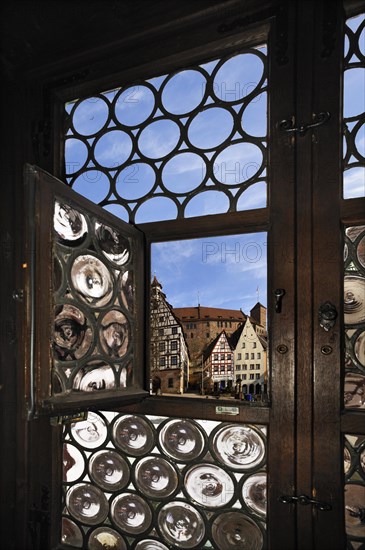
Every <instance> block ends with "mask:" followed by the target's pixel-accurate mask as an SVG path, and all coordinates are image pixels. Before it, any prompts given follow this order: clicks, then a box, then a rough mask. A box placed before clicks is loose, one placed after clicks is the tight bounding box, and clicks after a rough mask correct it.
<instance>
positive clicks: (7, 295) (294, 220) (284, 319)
mask: <svg viewBox="0 0 365 550" xmlns="http://www.w3.org/2000/svg"><path fill="white" fill-rule="evenodd" d="M344 4H345V7H346V13H347V14H350V13H351V14H354V13H356V12H358V11H359V10H361V9H362V8H363V2H361V1H360V0H350V1H347V0H345V2H344ZM236 6H238V8H239V9H240V10H242V12H244V15H243V17H240V13H238V15H237V17H232V14H231V13H230V12H229V10H228V9H227V11H225V8H224V3H219V5H218V7H217V8H212V9H211V10H208V11H209V13H208V15H207V19H206V20H204V25H203V26H204V29H202V19H201V17H202V13H195V14H192V15H191V16H189V17H186V18H185V19H180V20H177V21H175V22H173V24H171V26H170V28H168V25H165V26H162V28H161V27H158V22H156V21H154V25H152V26H151V28H150V30H148V31H146V32H145V33H144V34H143V33H142V35H135V36H133V37H132V38H131V39H129V38H126V39H125V40H121V41H120V42H119V43H117V44H112V45H110V46H107V47H105V48H103V49H101V50H99V51H98V52H95V51H94V52H89V53H87V54H85V55H79V56H76V57H75V58H74V59H71V60H70V59H68V60H62V61H59V62H57V63H55V64H54V65H52V66H48V67H45V68H42V69H37V70H31V71H29V72H27V73H23V74H22V75H21V77H20V78H19V79H17V78H15V79H14V81H13V82H10V83H8V84H7V86H6V88H4V93H5V94H6V95H5V96H4V97H5V99H4V101H3V103H2V106H5V105H6V108H4V115H5V116H4V118H3V123H4V127H5V128H7V129H8V134H7V135H9V136H17V135H18V136H19V137H18V139H19V143H20V145H19V147H15V144H14V140H11V139H9V140H7V141H6V142H5V144H4V148H3V151H2V154H3V159H4V162H3V167H4V170H3V172H4V181H5V183H6V187H7V190H8V192H9V201H8V202H7V203H6V202H5V201H4V202H3V203H2V205H1V207H2V213H3V220H4V223H5V224H6V229H7V235H8V237H7V241H6V243H8V245H10V248H11V252H10V253H8V252H7V249H6V250H5V252H6V261H7V264H8V265H9V266H11V267H10V268H9V270H6V272H5V273H4V274H3V275H4V279H3V286H2V288H1V292H2V299H3V302H4V310H5V311H9V312H10V315H9V317H8V319H9V320H10V321H9V330H8V329H7V330H4V331H3V333H2V334H1V337H2V344H3V345H2V350H3V360H4V364H6V367H7V370H6V374H5V387H4V390H3V396H4V400H3V402H4V405H3V408H2V417H1V418H2V428H3V437H4V441H5V444H4V456H3V457H2V462H1V468H0V470H1V472H2V474H1V475H2V483H3V487H4V493H5V494H8V495H9V499H4V502H3V503H2V512H3V513H2V517H3V518H4V523H6V524H7V525H6V529H5V540H6V542H7V543H8V548H9V549H14V550H16V549H18V548H24V549H30V548H36V547H37V546H36V544H38V547H39V548H47V547H55V545H56V544H57V540H58V532H57V529H56V530H53V529H52V533H51V532H50V531H51V529H50V525H52V526H55V525H57V519H58V518H59V512H60V498H59V496H60V495H59V481H58V480H60V479H61V472H60V461H59V460H57V461H54V457H59V449H60V441H61V439H60V438H61V429H60V428H51V426H50V424H49V419H48V418H47V417H42V418H39V419H37V420H34V421H32V422H28V421H27V419H26V418H25V415H24V392H25V386H24V373H23V363H22V360H21V354H20V352H19V350H18V351H16V346H14V343H13V342H14V341H15V342H16V334H20V332H19V330H20V327H21V326H22V323H23V317H24V314H25V313H26V312H24V304H22V303H21V302H19V303H18V302H14V301H13V300H12V297H11V296H12V291H13V290H14V288H23V283H24V280H23V277H24V273H23V271H22V269H21V267H20V266H21V265H22V262H23V259H24V257H23V250H24V248H23V247H22V246H21V243H22V237H21V232H22V229H21V227H22V223H23V219H22V216H21V213H20V211H19V210H17V207H18V205H19V201H20V200H22V198H21V195H22V191H21V189H22V167H23V164H24V162H26V161H28V162H34V163H38V164H40V165H41V166H42V168H44V169H46V170H48V171H49V172H52V173H55V174H56V176H58V177H62V170H61V162H60V159H61V150H62V145H60V144H59V141H58V137H59V136H60V135H61V134H62V131H61V127H60V123H59V121H60V120H61V113H62V102H63V100H64V99H65V98H66V97H71V95H72V96H73V97H76V96H77V95H78V94H79V93H80V94H81V93H82V94H85V95H86V94H87V93H88V92H91V91H92V90H93V89H95V86H96V84H97V83H98V82H101V81H103V82H105V83H106V84H107V82H108V80H107V78H109V76H108V75H113V76H112V77H110V78H111V80H109V83H110V85H112V81H114V80H113V79H114V74H113V72H114V68H115V66H118V65H119V67H123V68H125V69H126V72H125V73H124V74H125V78H126V79H129V77H130V75H132V74H135V73H134V71H135V69H134V65H136V66H138V67H139V68H140V71H141V72H140V74H141V75H142V76H143V77H146V76H148V75H149V74H151V75H152V74H153V73H154V72H155V69H156V67H158V69H159V70H160V68H161V67H162V66H163V67H164V70H169V69H171V68H176V67H177V66H179V65H180V66H183V65H184V63H185V60H186V59H189V60H191V62H192V61H193V60H194V59H199V60H201V58H200V55H201V54H202V52H204V51H205V52H206V55H210V52H211V51H214V50H213V48H214V47H216V48H217V49H216V51H217V52H219V51H220V48H222V45H223V44H225V43H226V42H227V41H228V42H230V46H229V47H228V49H229V48H231V50H230V51H235V49H236V48H237V47H239V45H240V44H242V43H245V40H246V41H248V42H250V37H251V38H254V40H256V38H257V36H260V32H261V36H265V35H266V34H265V33H266V31H265V30H261V31H259V35H257V32H258V31H257V26H259V27H260V26H261V28H262V29H267V28H268V27H270V30H269V35H270V41H272V45H273V52H275V54H274V53H273V60H272V64H271V67H272V71H271V73H270V86H271V111H270V117H271V120H272V125H271V128H270V137H271V138H272V143H271V152H270V165H271V173H270V181H271V185H272V188H273V189H275V187H276V189H280V192H278V194H277V195H276V196H275V194H274V193H273V194H272V195H270V201H269V205H270V218H268V217H267V215H266V214H265V213H264V212H261V213H259V212H257V213H256V214H254V215H251V213H249V212H247V213H242V215H241V214H239V215H237V216H236V215H233V216H232V223H233V225H235V224H237V225H238V226H239V228H240V231H241V230H242V227H244V228H245V229H246V228H247V227H249V228H250V230H251V229H252V228H253V227H257V228H258V227H260V228H266V227H269V230H270V236H271V237H270V239H271V244H270V247H271V250H274V249H275V255H274V257H271V261H273V262H274V263H273V264H272V265H273V272H272V273H270V274H269V275H270V281H269V289H270V291H272V290H274V289H275V288H285V289H287V290H289V289H291V290H292V292H288V293H287V294H286V296H285V299H284V301H283V311H282V314H280V317H279V316H277V317H276V316H275V315H274V320H275V323H274V324H273V326H272V327H271V328H270V330H271V336H270V339H271V351H272V358H271V361H272V369H273V372H274V373H275V374H274V376H273V380H272V392H273V405H272V407H271V409H269V408H266V407H265V408H249V407H241V408H240V410H239V416H238V418H237V420H239V421H242V422H252V423H255V422H260V423H265V424H269V428H270V435H269V450H268V451H269V462H270V464H273V465H275V474H276V475H277V482H273V481H272V480H271V481H270V491H269V495H270V497H269V498H270V504H269V517H268V521H269V524H270V525H272V526H273V528H272V530H271V529H270V533H269V547H270V549H277V550H283V548H290V549H291V548H293V549H294V548H296V549H302V550H307V548H308V545H309V544H310V545H311V547H313V548H316V549H318V550H319V549H320V550H322V549H328V550H334V549H336V550H337V548H338V549H340V548H341V549H342V548H343V547H344V546H345V533H344V528H343V485H342V483H341V481H342V478H343V474H342V453H343V449H342V440H341V434H344V433H356V434H360V433H364V428H363V415H362V414H361V413H357V412H350V411H345V412H341V408H342V404H341V377H340V372H341V365H340V363H341V349H342V343H341V338H340V337H337V338H336V341H335V342H331V346H332V347H333V352H332V354H331V355H330V356H328V357H325V356H323V355H322V354H321V353H320V348H321V347H322V345H323V344H324V343H325V344H327V343H328V335H326V334H324V332H323V331H322V330H321V329H319V326H318V318H317V315H318V307H319V305H320V304H322V303H323V302H324V301H326V300H332V301H333V302H334V303H336V305H337V306H338V310H339V320H338V324H337V325H336V329H335V330H336V333H338V332H339V329H340V326H341V321H340V319H341V300H340V297H341V290H342V279H341V277H342V273H341V264H340V262H341V256H342V243H341V223H344V224H356V223H363V222H364V200H363V199H350V200H346V201H344V200H342V199H341V198H340V191H339V190H340V166H341V164H340V148H339V136H340V128H339V114H340V112H341V96H340V91H339V89H338V86H339V83H340V76H339V75H340V70H341V66H340V65H341V44H339V42H340V41H339V40H338V36H339V34H338V33H339V31H340V29H341V28H342V25H343V21H344V18H345V11H344V10H343V5H342V2H340V1H337V2H326V1H325V0H321V1H320V2H315V1H314V0H313V1H311V2H304V3H301V2H293V3H291V2H282V3H279V2H275V1H265V2H262V3H260V7H259V8H257V3H256V2H252V1H249V2H247V3H245V4H244V5H243V3H242V4H241V3H240V2H237V3H236ZM238 8H237V9H238ZM238 11H239V10H238ZM330 16H331V17H330ZM333 17H335V21H334V20H333ZM328 19H330V25H329V26H328ZM260 21H261V23H262V24H260ZM331 25H332V27H331ZM218 29H220V31H219V30H218ZM331 29H332V30H331ZM241 30H242V31H243V32H242V35H245V38H244V39H242V40H243V42H240V41H239V40H238V39H237V37H238V36H239V35H240V34H241V33H240V31H241ZM223 31H224V32H223ZM146 42H148V44H149V45H151V51H152V50H153V51H154V52H155V59H154V61H151V59H150V60H148V57H149V52H148V53H146V51H145V50H146V48H145V44H146ZM202 42H205V46H204V47H203V49H202V48H201V47H200V46H199V44H201V43H202ZM301 45H303V46H302V47H301ZM227 51H228V50H227ZM131 52H132V53H131ZM166 52H171V55H170V54H169V55H168V56H166ZM323 53H325V55H323ZM163 60H164V61H163ZM312 61H314V71H313V65H312ZM295 80H296V83H295ZM336 89H337V90H338V92H336ZM71 91H72V94H71ZM329 92H330V93H329ZM296 98H298V101H297V105H295V102H296ZM323 109H328V110H330V111H331V115H332V116H331V120H330V121H329V123H327V124H326V125H324V126H323V127H322V128H321V129H320V130H318V131H316V132H315V133H314V136H315V137H316V139H317V142H316V143H315V142H312V136H311V134H310V133H308V134H307V135H306V136H303V137H298V138H294V139H292V138H290V137H289V136H288V135H287V134H282V133H280V132H278V130H277V123H278V122H279V121H281V120H283V119H287V118H288V117H290V116H292V115H295V117H296V120H297V121H309V120H311V117H312V113H313V112H318V111H320V110H323ZM32 121H33V123H32ZM39 125H40V126H41V127H42V129H43V130H42V133H41V135H40V136H37V135H36V134H34V127H38V126H39ZM51 126H52V128H51ZM16 129H17V130H16ZM16 131H18V134H17V133H16ZM32 132H33V133H32ZM53 135H54V136H57V140H53V139H52V136H53ZM329 197H330V199H329ZM256 215H257V216H258V217H257V218H256ZM235 218H236V219H235ZM218 219H219V218H218ZM196 223H197V224H199V223H201V224H203V225H204V221H201V222H199V220H196ZM241 223H242V224H243V225H242V226H241ZM189 224H190V220H189ZM189 224H186V227H185V226H183V225H181V226H180V229H179V230H181V231H182V233H179V235H180V237H181V235H183V234H184V232H187V234H191V233H190V230H189V228H188V225H189ZM255 224H256V225H255ZM288 224H289V226H291V227H293V232H292V234H288V232H286V228H287V227H288ZM166 227H168V226H166ZM196 229H199V230H200V227H198V225H197V226H196ZM221 229H222V231H226V232H227V233H230V232H231V230H230V227H226V226H225V224H224V223H223V222H222V225H221ZM155 238H156V239H157V240H158V239H159V240H163V239H164V237H163V235H162V234H161V235H157V234H156V235H155ZM284 239H285V240H284ZM328 242H330V243H333V250H334V251H335V253H336V254H339V259H338V258H337V259H336V260H335V261H333V257H332V254H330V253H329V249H328V246H327V245H328ZM6 243H5V242H4V247H5V244H6ZM312 252H313V254H312ZM283 260H284V262H283ZM298 260H299V261H300V264H299V265H298V267H296V265H297V264H296V262H297V261H298ZM270 299H271V302H270V303H269V310H270V309H271V310H273V306H274V297H273V296H272V295H271V294H270ZM16 318H17V319H18V321H17V323H18V324H17V325H16V323H15V319H16ZM7 326H8V325H7ZM278 344H285V345H286V346H287V347H288V349H289V351H288V352H287V353H286V354H280V353H279V352H278V351H277V346H278ZM17 346H18V347H19V349H20V347H21V345H20V344H17ZM314 379H316V380H318V379H319V380H321V384H320V386H316V384H314V382H313V381H314ZM284 387H288V391H287V392H285V394H284V393H283V388H284ZM173 403H174V404H176V399H174V401H173ZM171 406H172V405H171V402H169V398H166V399H165V400H163V401H158V400H156V399H152V398H147V399H145V400H144V402H143V403H141V404H139V405H133V406H132V405H129V406H126V408H125V410H128V411H129V410H135V411H140V412H144V413H154V412H156V411H157V410H158V411H159V412H160V413H161V414H169V411H171ZM194 407H195V409H194V410H189V413H188V414H187V412H186V408H185V409H184V411H182V410H181V409H180V410H176V409H175V411H176V414H178V413H181V414H184V415H185V416H188V415H190V414H191V415H192V416H200V417H201V418H210V417H212V416H213V417H214V418H216V419H222V420H225V419H226V418H225V417H224V416H221V417H216V416H215V410H214V404H213V403H212V404H211V405H210V404H209V405H208V404H207V403H206V402H205V401H204V402H202V401H200V400H197V401H196V404H195V406H194ZM14 434H16V436H15V437H14ZM40 450H41V452H40ZM15 456H16V460H14V457H15ZM283 457H284V458H283ZM297 458H298V459H299V462H296V459H297ZM299 492H305V493H306V494H308V495H309V496H314V497H316V498H319V499H321V498H322V499H325V500H327V497H328V496H330V499H331V503H332V505H334V508H333V510H332V511H331V512H315V511H313V509H312V507H310V506H307V507H304V506H296V507H294V506H292V505H285V504H282V503H280V502H278V497H279V496H280V495H281V494H289V495H293V494H299ZM328 493H330V495H328ZM32 519H34V520H35V525H38V526H39V525H42V526H43V529H39V528H38V527H37V530H38V534H37V536H36V538H37V541H38V542H36V543H34V544H33V541H32V540H31V539H30V537H29V533H28V531H27V530H28V524H29V521H30V522H31V521H32ZM2 540H4V538H3V539H2Z"/></svg>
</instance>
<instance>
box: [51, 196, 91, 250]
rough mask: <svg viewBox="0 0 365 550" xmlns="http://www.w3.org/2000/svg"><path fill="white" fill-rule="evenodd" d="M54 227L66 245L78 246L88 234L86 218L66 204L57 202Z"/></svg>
mask: <svg viewBox="0 0 365 550" xmlns="http://www.w3.org/2000/svg"><path fill="white" fill-rule="evenodd" d="M53 227H54V230H55V231H56V233H57V235H58V236H59V237H60V239H61V241H64V242H65V243H64V244H67V245H69V246H73V245H75V244H76V245H78V244H80V242H81V239H84V238H85V236H86V234H87V223H86V219H85V216H83V215H82V214H81V213H80V212H79V211H78V210H75V208H72V207H71V206H70V205H69V204H67V203H64V202H58V201H56V202H55V207H54V216H53Z"/></svg>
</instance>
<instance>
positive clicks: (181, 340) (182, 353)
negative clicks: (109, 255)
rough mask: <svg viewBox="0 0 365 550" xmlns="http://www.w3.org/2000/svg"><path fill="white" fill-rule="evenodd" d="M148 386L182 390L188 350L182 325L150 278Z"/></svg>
mask: <svg viewBox="0 0 365 550" xmlns="http://www.w3.org/2000/svg"><path fill="white" fill-rule="evenodd" d="M150 334H151V342H150V387H151V392H152V393H179V394H181V393H184V391H185V390H186V389H187V386H188V380H189V353H188V348H187V345H186V341H185V337H184V333H183V329H182V326H181V324H180V322H179V320H178V319H177V317H176V316H175V315H174V313H173V309H172V307H171V306H170V304H169V303H168V302H167V300H166V296H165V294H164V293H163V292H162V285H161V284H160V283H159V282H158V280H157V278H156V277H154V279H153V281H152V283H151V317H150Z"/></svg>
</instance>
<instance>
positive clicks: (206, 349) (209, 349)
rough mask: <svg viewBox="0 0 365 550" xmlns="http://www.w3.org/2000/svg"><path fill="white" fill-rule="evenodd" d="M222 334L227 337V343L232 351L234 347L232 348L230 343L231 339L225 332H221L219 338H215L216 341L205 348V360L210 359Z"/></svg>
mask: <svg viewBox="0 0 365 550" xmlns="http://www.w3.org/2000/svg"><path fill="white" fill-rule="evenodd" d="M222 334H223V335H224V336H225V338H226V340H227V343H228V345H229V347H230V349H232V346H231V343H230V339H229V337H228V336H227V333H226V331H225V330H222V332H220V333H219V334H218V336H216V337H215V338H214V340H212V342H210V344H208V345H207V347H206V348H204V350H203V360H204V361H206V360H207V359H208V357H209V356H210V355H211V354H212V352H213V350H214V348H215V346H216V344H217V342H218V340H219V339H220V338H221V336H222Z"/></svg>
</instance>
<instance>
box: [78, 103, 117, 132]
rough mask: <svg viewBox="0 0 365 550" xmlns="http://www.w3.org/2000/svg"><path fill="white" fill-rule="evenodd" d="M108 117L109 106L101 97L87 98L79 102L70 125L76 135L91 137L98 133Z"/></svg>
mask: <svg viewBox="0 0 365 550" xmlns="http://www.w3.org/2000/svg"><path fill="white" fill-rule="evenodd" d="M108 117H109V106H108V104H107V102H106V101H105V100H104V99H102V98H101V97H89V98H88V99H84V100H83V101H81V102H80V103H79V104H78V105H77V107H76V108H75V110H74V112H73V113H72V123H73V126H74V128H75V130H76V132H77V133H79V134H81V135H83V136H92V135H94V134H96V133H97V132H99V131H100V130H101V129H102V128H103V127H104V126H105V124H106V122H107V120H108Z"/></svg>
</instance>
